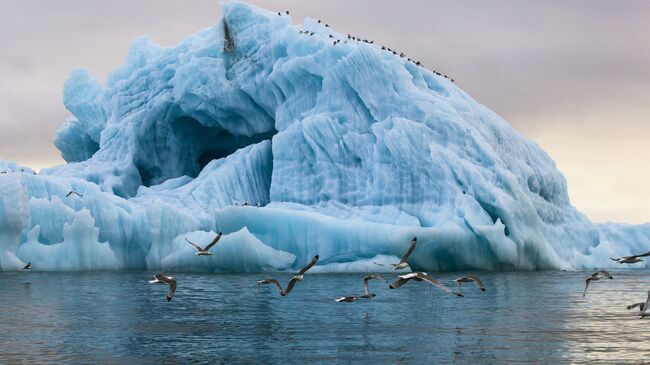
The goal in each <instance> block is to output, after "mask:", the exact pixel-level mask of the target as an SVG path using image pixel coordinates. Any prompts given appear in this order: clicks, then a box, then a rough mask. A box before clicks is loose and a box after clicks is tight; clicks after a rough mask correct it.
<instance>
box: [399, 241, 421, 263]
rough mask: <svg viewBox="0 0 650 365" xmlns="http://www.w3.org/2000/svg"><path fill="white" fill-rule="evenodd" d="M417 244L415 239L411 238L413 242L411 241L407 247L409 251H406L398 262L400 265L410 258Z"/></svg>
mask: <svg viewBox="0 0 650 365" xmlns="http://www.w3.org/2000/svg"><path fill="white" fill-rule="evenodd" d="M417 243H418V240H417V237H416V238H413V240H411V245H410V246H409V249H408V250H407V251H406V253H405V254H404V256H402V259H401V260H399V262H400V263H402V262H406V260H407V259H408V258H409V256H411V254H412V253H413V250H415V245H416V244H417Z"/></svg>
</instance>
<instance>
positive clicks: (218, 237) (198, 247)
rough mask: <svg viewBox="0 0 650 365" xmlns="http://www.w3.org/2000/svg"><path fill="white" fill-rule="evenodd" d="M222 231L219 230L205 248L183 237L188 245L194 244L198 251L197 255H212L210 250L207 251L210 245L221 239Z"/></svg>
mask: <svg viewBox="0 0 650 365" xmlns="http://www.w3.org/2000/svg"><path fill="white" fill-rule="evenodd" d="M222 234H223V232H219V233H218V234H217V236H216V237H215V238H214V239H213V240H212V242H210V243H209V244H208V245H207V246H205V248H201V246H199V245H197V244H196V243H194V242H192V241H190V240H188V239H187V237H185V241H187V243H189V244H190V245H192V246H194V247H195V248H196V249H197V250H198V251H199V252H197V253H196V255H197V256H212V255H214V254H213V253H212V252H209V250H210V249H211V248H212V246H214V245H216V244H217V242H219V240H220V239H221V235H222Z"/></svg>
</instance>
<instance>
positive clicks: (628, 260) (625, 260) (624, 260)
mask: <svg viewBox="0 0 650 365" xmlns="http://www.w3.org/2000/svg"><path fill="white" fill-rule="evenodd" d="M646 256H650V251H648V252H646V253H642V254H640V255H631V256H623V257H619V258H616V259H615V258H612V257H610V258H609V259H610V260H612V261H616V262H618V263H619V264H636V263H637V262H641V261H643V260H642V259H640V258H639V257H646Z"/></svg>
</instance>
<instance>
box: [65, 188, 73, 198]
mask: <svg viewBox="0 0 650 365" xmlns="http://www.w3.org/2000/svg"><path fill="white" fill-rule="evenodd" d="M72 193H74V191H72V190H70V192H69V193H67V194H66V195H65V197H66V198H68V197H70V195H72Z"/></svg>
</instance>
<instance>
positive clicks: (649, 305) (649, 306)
mask: <svg viewBox="0 0 650 365" xmlns="http://www.w3.org/2000/svg"><path fill="white" fill-rule="evenodd" d="M648 309H650V293H648V298H647V299H646V300H645V303H644V304H643V309H642V311H643V313H648V312H647V311H648Z"/></svg>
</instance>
